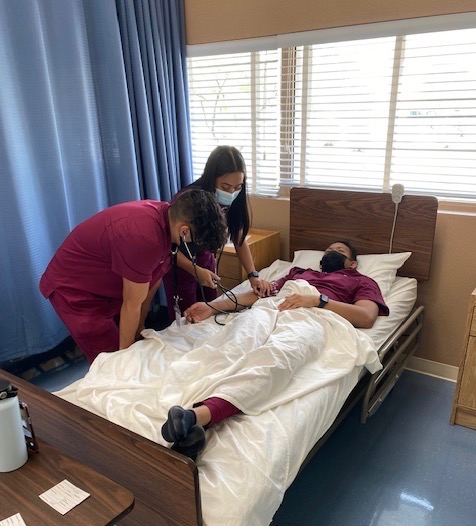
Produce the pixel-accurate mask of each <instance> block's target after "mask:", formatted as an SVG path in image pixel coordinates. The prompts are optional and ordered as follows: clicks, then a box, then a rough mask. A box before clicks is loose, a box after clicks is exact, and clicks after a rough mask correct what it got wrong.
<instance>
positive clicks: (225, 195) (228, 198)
mask: <svg viewBox="0 0 476 526" xmlns="http://www.w3.org/2000/svg"><path fill="white" fill-rule="evenodd" d="M240 192H241V190H237V191H236V192H233V193H232V194H230V192H225V191H224V190H220V189H219V188H215V197H216V200H217V201H218V203H219V204H221V205H222V206H230V205H231V203H233V201H234V200H235V199H236V198H237V197H238V195H239V193H240Z"/></svg>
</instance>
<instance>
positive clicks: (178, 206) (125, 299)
mask: <svg viewBox="0 0 476 526" xmlns="http://www.w3.org/2000/svg"><path fill="white" fill-rule="evenodd" d="M226 237H227V226H226V221H225V218H224V215H223V213H222V211H221V209H220V207H219V206H218V204H217V202H216V200H215V199H214V197H213V196H212V195H211V194H210V193H209V192H205V191H203V190H200V189H191V190H187V191H185V192H183V193H182V194H181V195H180V196H179V197H178V198H177V199H175V200H174V202H173V204H169V203H167V202H160V201H152V200H142V201H132V202H128V203H122V204H118V205H115V206H111V207H109V208H106V209H105V210H102V211H101V212H98V213H97V214H95V215H94V216H92V217H90V218H89V219H86V220H85V221H83V222H82V223H80V224H79V225H78V226H77V227H76V228H74V229H73V230H72V232H71V233H70V234H69V235H68V237H67V238H66V240H65V241H64V242H63V244H62V245H61V246H60V248H59V249H58V250H57V252H56V254H55V255H54V256H53V258H52V260H51V261H50V263H49V265H48V267H47V269H46V271H45V273H44V274H43V276H42V277H41V280H40V291H41V293H42V294H43V296H45V298H48V299H49V300H50V302H51V304H52V305H53V307H54V309H55V311H56V313H57V314H58V316H59V317H60V318H61V320H62V321H63V322H64V324H65V325H66V327H67V328H68V330H69V332H70V334H71V336H72V338H73V339H74V341H75V342H76V344H77V345H78V346H79V347H80V348H81V350H82V351H83V352H84V354H85V355H86V358H87V359H88V361H89V362H90V363H91V362H92V361H93V360H94V358H95V357H96V356H97V355H98V354H99V353H101V352H111V351H116V350H118V349H124V348H126V347H128V346H129V345H131V344H132V343H134V341H136V340H137V339H138V338H139V335H140V332H141V330H142V329H143V328H144V322H145V318H146V316H147V312H148V310H149V307H150V304H151V300H152V298H153V297H154V294H155V293H156V291H157V289H158V287H159V285H160V282H161V279H162V276H163V275H164V274H165V273H166V272H167V271H168V270H169V269H170V267H171V263H172V258H171V248H172V244H173V243H174V244H177V245H180V244H181V243H187V244H188V246H189V247H191V246H198V247H200V248H203V249H206V250H211V251H216V250H218V248H220V247H221V246H222V245H223V243H225V241H226ZM192 243H193V245H192Z"/></svg>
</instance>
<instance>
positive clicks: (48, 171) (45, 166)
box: [0, 0, 191, 363]
mask: <svg viewBox="0 0 476 526" xmlns="http://www.w3.org/2000/svg"><path fill="white" fill-rule="evenodd" d="M182 9H183V5H182V1H176V0H163V1H160V0H142V1H138V2H132V1H119V0H117V2H116V1H114V0H100V1H97V0H61V1H58V0H14V1H10V0H0V167H1V168H0V240H1V242H2V246H1V249H0V310H1V312H0V363H1V362H5V361H8V360H12V359H14V358H19V357H25V356H28V355H32V354H35V353H38V352H43V351H45V350H48V349H51V348H52V347H54V346H55V345H57V344H58V343H59V342H61V341H62V340H63V339H64V338H65V337H66V336H67V335H68V333H67V331H66V329H65V327H64V326H63V324H62V323H61V322H60V320H59V319H58V318H57V316H56V314H55V313H54V311H53V309H52V308H51V306H50V304H49V302H48V301H47V300H45V299H44V298H43V297H42V296H41V294H40V293H39V291H38V281H39V278H40V276H41V274H42V273H43V271H44V269H45V268H46V266H47V264H48V262H49V260H50V259H51V257H52V255H53V254H54V252H55V250H56V249H57V248H58V246H59V245H60V244H61V242H62V241H63V240H64V238H65V237H66V235H67V234H68V233H69V231H70V230H71V229H72V228H73V227H74V226H75V225H76V224H78V223H79V222H81V221H82V220H84V219H86V218H87V217H89V216H91V215H92V214H94V213H95V212H97V211H99V210H100V209H102V208H104V207H107V206H110V205H112V204H115V203H118V202H123V201H128V200H134V199H141V198H152V199H163V200H167V199H170V197H171V195H172V194H173V193H175V192H176V191H177V190H178V189H179V188H180V187H181V186H183V185H185V184H188V183H189V182H190V181H191V153H190V136H189V124H188V117H187V116H188V108H187V105H186V100H187V93H186V78H185V76H184V68H185V65H184V60H185V59H184V57H185V52H184V49H185V44H184V28H183V12H182Z"/></svg>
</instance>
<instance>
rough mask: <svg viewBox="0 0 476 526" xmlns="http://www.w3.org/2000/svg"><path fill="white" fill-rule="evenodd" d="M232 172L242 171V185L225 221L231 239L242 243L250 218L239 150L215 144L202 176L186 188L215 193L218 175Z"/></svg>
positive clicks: (243, 169)
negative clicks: (196, 188)
mask: <svg viewBox="0 0 476 526" xmlns="http://www.w3.org/2000/svg"><path fill="white" fill-rule="evenodd" d="M232 172H243V175H244V178H243V185H242V187H241V190H240V193H239V194H238V196H237V197H236V199H235V200H234V201H233V203H232V205H231V206H230V207H229V209H228V212H227V217H226V219H227V223H228V228H229V230H230V237H231V240H232V241H233V243H234V244H235V245H242V244H243V241H244V240H245V239H246V236H247V234H248V231H249V228H250V223H251V218H250V211H249V208H248V202H247V199H246V164H245V160H244V159H243V156H242V155H241V152H240V151H239V150H238V149H237V148H235V147H234V146H227V145H221V146H217V147H216V148H215V149H214V150H213V151H212V152H211V154H210V155H209V157H208V159H207V162H206V164H205V168H204V170H203V174H202V176H201V177H200V178H199V179H197V180H196V181H195V182H193V183H192V184H191V185H190V186H189V187H188V188H192V187H198V188H202V189H203V190H206V191H207V192H210V193H212V194H215V185H216V180H217V179H218V177H222V176H223V175H226V174H228V173H232Z"/></svg>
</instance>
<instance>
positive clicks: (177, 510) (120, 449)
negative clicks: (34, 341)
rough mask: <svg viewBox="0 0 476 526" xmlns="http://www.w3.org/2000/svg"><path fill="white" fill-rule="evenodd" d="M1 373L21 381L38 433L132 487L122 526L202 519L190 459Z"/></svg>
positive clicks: (194, 524)
mask: <svg viewBox="0 0 476 526" xmlns="http://www.w3.org/2000/svg"><path fill="white" fill-rule="evenodd" d="M0 376H3V377H4V378H6V379H8V380H9V381H10V382H12V383H13V384H14V385H15V386H16V387H18V389H19V393H18V394H19V397H20V398H21V400H23V401H24V402H26V403H27V404H28V406H29V410H30V414H31V419H32V423H33V427H34V429H35V433H36V434H37V435H38V437H39V438H41V439H43V440H45V441H46V442H49V443H50V444H52V445H53V446H55V447H57V448H58V449H60V450H61V451H62V452H63V453H64V454H66V455H68V456H70V457H72V458H75V459H77V460H79V461H80V462H82V463H83V464H85V465H87V466H89V467H90V468H92V469H94V470H95V471H97V472H99V473H101V474H103V475H105V476H106V477H108V478H110V479H111V480H114V481H115V482H117V483H118V484H121V485H122V486H124V487H126V488H127V489H129V490H130V491H132V493H133V494H134V497H135V505H134V508H133V510H132V511H131V512H130V513H129V514H128V515H127V516H126V517H124V518H123V519H122V520H121V521H120V525H121V526H170V525H174V526H175V525H177V526H200V525H201V524H202V516H201V505H200V494H199V485H198V470H197V467H196V465H195V463H194V462H193V461H192V460H190V459H189V458H187V457H185V456H183V455H180V454H178V453H176V452H174V451H171V450H170V449H167V448H165V447H163V446H161V445H160V444H156V443H154V442H152V441H150V440H148V439H146V438H143V437H141V436H139V435H137V434H136V433H133V432H131V431H128V430H127V429H124V428H122V427H120V426H118V425H116V424H113V423H111V422H109V421H107V420H105V419H104V418H101V417H99V416H97V415H94V414H93V413H90V412H89V411H86V410H84V409H82V408H80V407H77V406H75V405H73V404H71V403H69V402H67V401H66V400H63V399H61V398H59V397H57V396H55V395H53V394H51V393H49V392H47V391H45V390H44V389H40V388H39V387H37V386H35V385H33V384H30V383H28V382H26V381H24V380H22V379H20V378H18V377H16V376H14V375H12V374H9V373H7V372H5V371H0ZM39 454H41V451H40V452H39Z"/></svg>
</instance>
